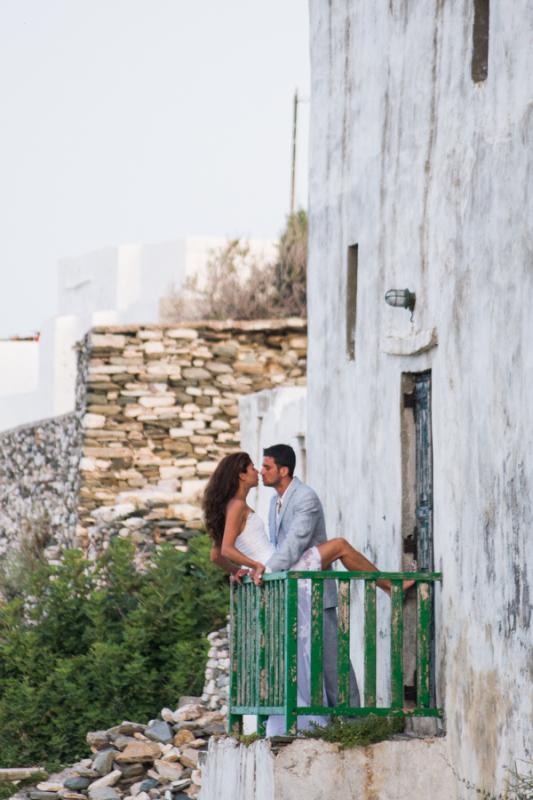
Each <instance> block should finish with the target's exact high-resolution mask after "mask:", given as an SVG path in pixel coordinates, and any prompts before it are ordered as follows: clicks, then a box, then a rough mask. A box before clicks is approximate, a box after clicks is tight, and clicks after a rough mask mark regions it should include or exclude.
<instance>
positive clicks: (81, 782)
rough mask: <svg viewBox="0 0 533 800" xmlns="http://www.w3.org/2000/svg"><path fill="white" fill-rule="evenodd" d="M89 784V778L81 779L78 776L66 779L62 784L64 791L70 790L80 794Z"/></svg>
mask: <svg viewBox="0 0 533 800" xmlns="http://www.w3.org/2000/svg"><path fill="white" fill-rule="evenodd" d="M90 782H91V779H90V778H82V777H81V776H80V775H74V776H73V777H72V778H66V779H65V781H64V782H63V786H64V787H65V789H72V791H74V792H80V791H81V790H82V789H86V788H87V787H88V786H89V784H90Z"/></svg>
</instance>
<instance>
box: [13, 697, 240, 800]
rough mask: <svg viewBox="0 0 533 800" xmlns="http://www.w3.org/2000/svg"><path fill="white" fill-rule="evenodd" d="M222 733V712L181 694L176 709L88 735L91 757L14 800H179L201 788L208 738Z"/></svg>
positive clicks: (223, 730) (165, 709)
mask: <svg viewBox="0 0 533 800" xmlns="http://www.w3.org/2000/svg"><path fill="white" fill-rule="evenodd" d="M224 732H225V722H224V716H223V714H222V713H221V712H219V711H209V710H208V709H207V708H206V706H205V705H204V704H202V703H201V701H200V698H196V697H183V698H181V700H180V703H179V706H178V708H177V709H176V710H175V711H172V710H171V709H169V708H164V709H163V710H162V711H161V715H160V718H159V719H156V720H152V721H151V722H149V723H148V725H143V724H141V723H137V722H122V723H121V724H120V725H116V726H115V727H113V728H110V729H109V730H106V731H92V732H91V733H88V734H87V743H88V744H89V746H90V749H91V753H92V755H91V757H90V758H84V759H82V760H81V761H79V762H78V763H77V764H74V765H73V766H72V767H69V768H68V769H66V770H64V771H63V772H62V773H60V774H57V775H52V776H50V777H49V778H48V779H47V780H46V781H42V782H41V783H39V784H37V786H36V787H34V788H30V789H27V790H24V791H21V792H19V793H18V794H17V795H15V797H16V798H17V800H158V798H164V800H179V799H180V798H184V799H185V798H196V797H198V794H199V792H200V787H201V782H202V773H201V765H202V760H203V759H204V758H205V754H206V752H207V744H208V741H209V737H210V736H213V735H220V734H222V733H224Z"/></svg>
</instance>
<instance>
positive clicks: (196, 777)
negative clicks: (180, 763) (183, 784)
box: [191, 769, 202, 786]
mask: <svg viewBox="0 0 533 800" xmlns="http://www.w3.org/2000/svg"><path fill="white" fill-rule="evenodd" d="M191 779H192V782H193V783H195V784H196V786H201V785H202V771H201V770H200V769H193V771H192V774H191Z"/></svg>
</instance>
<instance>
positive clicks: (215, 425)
mask: <svg viewBox="0 0 533 800" xmlns="http://www.w3.org/2000/svg"><path fill="white" fill-rule="evenodd" d="M306 349H307V339H306V324H305V322H304V321H302V320H296V319H295V320H276V321H253V322H200V323H198V322H197V323H194V324H190V325H187V326H186V327H168V326H155V325H153V326H143V327H141V326H127V327H105V328H95V329H93V331H92V332H91V333H90V334H89V335H88V336H87V338H86V340H85V341H84V343H83V347H82V363H85V362H87V364H88V372H87V394H86V398H85V399H84V401H83V402H84V408H83V414H82V422H83V458H82V460H81V473H82V480H81V487H80V505H79V525H78V531H77V540H78V543H79V544H81V545H82V546H83V548H84V549H85V550H86V551H87V552H88V553H89V555H90V556H91V557H94V556H96V555H97V554H98V553H99V552H100V551H102V550H103V549H105V547H106V546H107V544H108V542H109V539H110V537H112V536H117V535H118V536H122V537H127V538H130V539H132V540H133V541H134V542H135V544H136V547H137V552H138V554H139V562H140V563H142V562H143V560H145V559H146V558H147V557H149V554H150V553H151V552H152V551H153V549H154V548H155V547H156V546H157V545H158V544H159V543H161V542H171V543H172V544H173V545H174V546H176V547H181V548H186V547H187V541H188V540H189V539H190V538H191V537H192V536H194V535H195V534H196V533H197V532H198V531H199V530H201V528H202V523H201V512H200V497H201V494H202V492H203V490H204V487H205V484H206V482H207V480H208V478H209V475H210V474H211V473H212V471H213V470H214V468H215V466H216V464H217V462H218V461H219V459H220V458H221V457H222V456H223V455H225V454H226V453H228V452H231V451H233V450H236V449H238V447H239V405H238V402H239V397H240V396H242V395H244V394H248V393H250V392H257V391H260V390H262V389H267V388H271V387H273V386H278V385H281V384H283V385H299V384H304V383H305V376H306Z"/></svg>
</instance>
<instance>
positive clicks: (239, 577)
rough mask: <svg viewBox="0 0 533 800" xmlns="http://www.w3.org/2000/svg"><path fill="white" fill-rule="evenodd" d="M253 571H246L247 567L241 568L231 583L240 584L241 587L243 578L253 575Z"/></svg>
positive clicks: (231, 577)
mask: <svg viewBox="0 0 533 800" xmlns="http://www.w3.org/2000/svg"><path fill="white" fill-rule="evenodd" d="M251 574H252V571H251V570H250V569H246V568H245V567H241V568H240V569H238V570H237V571H236V572H234V573H233V575H231V576H230V579H229V580H230V583H238V584H239V585H240V584H241V583H242V578H244V576H245V575H251Z"/></svg>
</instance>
